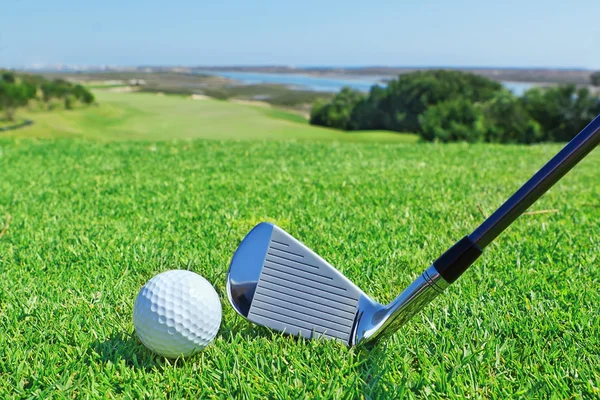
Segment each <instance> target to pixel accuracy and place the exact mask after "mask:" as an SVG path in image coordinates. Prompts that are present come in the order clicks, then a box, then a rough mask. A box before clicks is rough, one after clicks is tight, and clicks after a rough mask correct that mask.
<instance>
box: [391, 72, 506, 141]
mask: <svg viewBox="0 0 600 400" xmlns="http://www.w3.org/2000/svg"><path fill="white" fill-rule="evenodd" d="M500 90H503V87H502V84H500V83H499V82H496V81H493V80H491V79H488V78H486V77H482V76H478V75H474V74H471V73H465V72H461V71H448V70H429V71H418V72H413V73H409V74H404V75H400V76H399V77H398V78H397V79H396V80H393V81H391V82H390V83H389V85H388V87H387V88H386V93H385V96H383V98H382V99H381V100H380V102H379V108H380V110H382V111H383V112H384V113H385V114H386V116H387V118H386V121H387V126H386V127H385V128H386V129H388V130H392V131H397V132H421V128H422V127H421V123H420V121H421V119H420V118H419V116H420V115H421V114H423V113H424V112H425V111H426V110H427V109H428V108H429V107H431V106H435V105H436V104H439V103H442V102H446V101H449V100H455V99H464V100H466V101H469V102H472V103H477V102H483V101H487V100H489V99H490V98H492V96H493V95H494V94H495V93H496V92H498V91H500Z"/></svg>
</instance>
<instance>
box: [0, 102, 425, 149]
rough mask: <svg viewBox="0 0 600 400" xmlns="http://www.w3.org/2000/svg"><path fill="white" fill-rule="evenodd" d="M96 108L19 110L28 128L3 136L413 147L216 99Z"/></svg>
mask: <svg viewBox="0 0 600 400" xmlns="http://www.w3.org/2000/svg"><path fill="white" fill-rule="evenodd" d="M94 94H95V95H96V98H97V100H98V104H99V105H98V106H91V107H87V108H79V109H75V110H54V111H47V112H37V111H36V112H31V113H26V112H23V111H21V112H20V113H19V117H26V118H30V119H32V120H33V121H34V124H33V125H32V126H29V127H27V128H25V129H20V130H18V131H13V132H10V133H6V134H5V135H3V136H13V137H14V136H16V137H36V138H55V137H68V138H86V139H94V140H102V141H112V140H132V139H134V140H167V139H196V138H203V139H261V140H266V139H269V140H289V139H291V140H310V141H314V140H322V141H378V142H382V141H385V142H414V141H416V140H417V137H416V136H415V135H411V134H397V133H392V132H374V133H371V132H366V133H365V132H363V133H360V132H359V133H346V132H341V131H336V130H332V129H324V128H320V127H315V126H311V125H309V124H308V123H306V121H304V120H302V119H301V117H299V116H298V115H296V114H293V113H290V112H286V111H283V110H277V109H269V108H265V107H258V106H248V105H246V104H236V103H231V102H227V101H218V100H190V99H188V98H184V97H181V96H158V95H156V94H148V93H112V92H106V91H97V92H95V93H94Z"/></svg>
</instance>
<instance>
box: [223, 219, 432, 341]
mask: <svg viewBox="0 0 600 400" xmlns="http://www.w3.org/2000/svg"><path fill="white" fill-rule="evenodd" d="M428 274H429V275H428ZM435 274H437V273H434V272H432V271H431V268H430V269H428V270H427V271H425V273H424V274H423V275H421V276H420V277H419V278H418V279H417V280H416V281H415V282H413V284H412V285H410V286H409V288H407V289H406V290H405V291H404V292H403V293H402V294H401V295H400V296H398V297H397V298H396V300H394V301H393V302H392V303H390V304H389V305H387V306H384V305H382V304H379V303H377V302H376V301H374V300H372V299H371V298H370V297H369V296H367V295H366V294H365V293H364V292H363V291H362V290H361V289H360V288H359V287H358V286H356V285H355V284H354V283H352V282H351V281H350V280H349V279H348V278H346V277H345V276H344V275H342V274H341V273H340V272H339V271H337V270H336V269H335V268H334V267H332V266H331V265H330V264H328V263H327V262H326V261H325V260H323V259H322V258H321V257H319V255H317V254H316V253H315V252H313V251H312V250H311V249H309V248H308V247H306V246H305V245H304V244H302V243H301V242H300V241H298V240H297V239H295V238H294V237H292V236H291V235H289V234H288V233H287V232H285V231H284V230H282V229H281V228H279V227H277V226H275V225H273V224H270V223H260V224H258V225H257V226H256V227H254V229H252V231H250V233H248V235H246V237H245V238H244V239H243V241H242V242H241V244H240V245H239V247H238V249H237V250H236V252H235V254H234V255H233V258H232V260H231V264H230V266H229V271H228V273H227V295H228V297H229V301H230V302H231V305H232V306H233V308H234V309H235V310H236V311H237V312H238V313H239V314H240V315H242V316H243V317H244V318H246V319H248V320H249V321H251V322H253V323H255V324H258V325H262V326H266V327H268V328H271V329H274V330H277V331H280V332H284V333H286V334H291V335H296V336H302V337H304V338H307V339H313V338H324V339H333V340H337V341H341V342H343V343H345V344H346V345H350V346H353V345H356V344H359V343H362V342H365V343H367V342H375V339H379V338H382V337H384V336H386V334H389V333H393V332H394V331H396V330H397V329H398V327H399V326H400V325H402V324H403V323H404V322H406V321H407V320H408V319H409V318H410V317H411V316H412V315H413V314H414V313H415V312H416V311H418V310H419V309H421V308H422V307H423V306H424V304H426V303H428V302H429V301H430V300H431V298H433V297H435V296H436V295H437V294H438V293H440V292H441V291H442V290H443V289H441V288H440V287H439V286H436V285H435V281H436V280H437V278H436V276H434V275H435Z"/></svg>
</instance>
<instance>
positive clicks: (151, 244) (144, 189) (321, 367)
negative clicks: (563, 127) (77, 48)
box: [0, 97, 600, 399]
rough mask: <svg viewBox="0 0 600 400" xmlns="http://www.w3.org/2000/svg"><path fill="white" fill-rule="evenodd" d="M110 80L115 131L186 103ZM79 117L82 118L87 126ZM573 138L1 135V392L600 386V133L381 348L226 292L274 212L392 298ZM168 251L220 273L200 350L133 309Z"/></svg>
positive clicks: (545, 394) (440, 391) (80, 125)
mask: <svg viewBox="0 0 600 400" xmlns="http://www.w3.org/2000/svg"><path fill="white" fill-rule="evenodd" d="M108 99H109V97H106V98H105V99H104V100H108ZM110 99H112V102H111V103H110V106H109V105H106V106H103V107H102V108H100V109H99V110H103V111H97V112H98V114H95V118H97V119H98V120H97V121H96V122H97V123H98V124H100V121H104V124H105V125H104V129H105V132H106V134H107V135H111V137H114V135H116V132H123V135H125V132H126V130H127V129H131V130H133V131H134V132H136V133H137V134H139V133H140V132H142V131H143V129H142V128H141V124H142V116H143V117H144V118H147V119H148V122H146V123H145V124H146V127H145V128H144V129H146V130H147V129H154V128H152V127H151V126H150V125H152V124H156V125H160V124H161V123H162V122H161V121H163V118H164V119H169V121H170V123H173V124H176V123H177V121H176V119H177V118H178V117H179V114H177V112H178V111H177V107H174V109H171V110H170V112H173V113H175V116H168V115H166V114H165V113H166V111H165V112H162V111H161V110H160V107H159V106H158V103H157V102H158V100H155V97H147V98H145V101H146V102H147V103H146V106H145V107H149V108H151V109H152V110H154V111H155V112H159V114H160V115H158V116H155V115H153V113H152V112H149V111H148V110H147V109H144V110H142V109H136V108H134V107H133V106H131V105H129V106H127V105H120V104H118V99H117V98H116V97H115V98H114V99H113V98H112V97H111V98H110ZM176 104H177V105H178V106H180V107H192V105H193V106H194V107H196V106H197V107H199V108H198V109H197V110H198V112H199V113H204V114H203V115H209V116H210V115H214V121H213V122H210V123H207V125H208V126H199V127H198V128H197V129H198V130H200V131H203V132H208V131H209V130H210V129H209V127H211V128H212V129H217V128H223V127H224V126H227V123H229V122H228V121H225V120H226V119H228V118H233V117H234V116H238V117H240V118H241V116H240V115H238V113H237V112H234V113H231V114H228V113H227V110H228V109H227V108H224V106H221V105H220V104H219V103H214V104H213V103H201V102H192V101H188V102H184V101H183V100H181V102H176ZM203 104H204V105H203ZM128 107H129V108H128ZM152 107H155V108H152ZM228 107H229V106H228ZM236 110H238V109H237V108H236ZM186 112H189V110H187V111H186ZM258 112H259V111H248V110H246V109H243V108H241V107H240V108H239V113H240V114H242V115H247V117H245V118H247V119H246V120H245V121H247V122H246V123H239V128H238V129H237V130H236V131H237V132H238V133H239V132H244V131H245V130H246V129H250V130H251V131H252V132H254V135H256V137H258V138H261V137H263V136H262V135H263V134H264V133H263V134H259V133H257V132H258V131H259V130H260V129H259V127H258V126H253V125H252V123H251V122H249V121H255V119H254V118H257V117H255V116H254V115H255V114H254V113H258ZM102 113H107V114H108V115H106V116H105V117H103V114H102ZM211 113H213V114H211ZM219 113H220V114H219ZM76 115H77V116H78V117H76V118H75V117H74V121H68V122H69V123H72V124H73V125H72V126H76V127H77V129H84V128H86V127H93V124H92V122H93V121H92V119H93V118H92V117H91V116H90V114H85V113H84V112H81V113H79V114H76ZM92 115H94V114H93V113H92ZM181 115H184V114H183V111H182V114H181ZM102 118H105V119H102ZM194 118H196V117H193V116H189V117H188V119H187V120H186V121H187V123H189V121H191V120H194ZM198 118H199V117H198ZM219 118H220V119H221V120H223V122H221V125H219V122H218V121H219ZM263 118H265V117H264V116H263ZM65 121H66V120H65ZM274 121H276V122H273V121H269V123H270V124H274V123H276V124H279V123H281V124H283V123H284V122H286V121H280V120H274ZM185 124H186V122H184V121H182V122H181V123H180V125H178V126H180V129H181V130H183V131H185V132H188V133H189V134H187V135H185V136H186V137H187V136H190V137H193V136H195V135H194V134H192V133H191V132H190V131H187V130H186V129H187V128H185ZM256 124H257V125H258V124H259V122H256ZM264 124H265V125H264V126H267V125H268V124H267V123H266V122H265V123H264ZM38 125H39V124H38ZM148 126H150V128H149V127H148ZM261 126H262V125H261ZM282 126H287V125H282ZM47 129H49V128H47ZM90 129H91V130H92V131H93V132H91V133H90V134H89V136H90V137H96V136H102V135H101V131H102V129H101V128H90ZM94 129H96V130H94ZM156 129H157V131H160V130H161V127H160V126H157V127H156ZM229 129H230V131H228V130H227V129H225V128H223V130H224V131H225V132H228V133H227V134H226V136H228V135H233V133H234V132H233V131H234V129H233V128H229ZM265 129H266V128H265ZM281 129H284V128H281ZM295 129H296V130H297V132H296V135H298V137H303V135H311V134H310V133H305V132H309V130H310V129H311V128H310V127H309V126H302V125H298V124H296V125H295ZM176 131H177V129H172V130H171V132H176ZM152 132H153V135H152V137H153V139H156V138H159V137H161V135H160V134H154V133H155V132H156V131H154V130H153V131H152ZM290 132H292V130H290ZM324 134H327V133H326V132H325V133H324ZM139 135H140V136H142V137H144V135H141V134H139ZM241 135H243V136H247V135H249V134H248V133H242V134H241ZM290 135H291V133H290ZM65 136H86V135H84V134H83V133H81V134H75V133H74V134H72V135H71V134H67V135H65ZM148 137H150V135H149V134H148ZM559 148H560V146H557V145H547V146H546V145H544V146H532V147H525V146H495V145H458V144H456V145H434V144H409V143H396V144H381V143H343V142H342V143H340V142H318V143H311V142H309V141H263V140H255V141H249V140H243V141H219V140H196V141H189V140H185V141H157V142H154V141H137V142H134V141H129V142H125V141H116V142H110V143H102V142H98V141H90V140H85V141H83V140H70V139H55V140H39V139H23V138H4V139H1V138H0V174H1V179H0V230H1V227H2V225H3V224H4V221H5V220H6V216H7V215H11V216H12V220H11V222H10V225H9V227H8V229H7V230H6V232H5V233H4V235H3V236H2V237H1V238H0V329H1V330H2V334H1V335H0V397H2V398H72V397H76V398H98V397H102V398H182V397H191V398H207V399H210V398H234V399H245V398H277V399H284V398H285V399H287V398H292V399H302V398H326V399H330V398H344V399H354V398H371V399H386V398H390V399H398V398H424V397H427V398H498V399H504V398H557V399H564V398H598V396H599V395H600V391H599V388H600V370H599V369H598V366H599V365H600V356H599V355H600V308H599V307H598V304H600V290H599V287H600V270H599V268H598V267H599V264H600V262H599V261H600V260H599V258H598V255H599V254H600V236H599V234H598V233H599V232H600V203H599V199H600V185H599V184H598V182H599V181H600V176H599V175H598V171H599V170H600V153H599V152H598V151H596V152H594V153H592V154H591V155H590V156H589V157H588V158H587V159H586V160H584V161H583V162H582V163H581V165H579V166H578V167H577V168H576V169H574V170H573V171H572V172H570V173H569V174H568V175H567V176H566V177H565V178H564V179H563V181H562V182H561V183H559V184H558V185H557V186H556V187H555V188H553V189H552V190H551V191H550V192H549V193H548V194H547V195H546V196H544V197H543V198H542V199H540V201H539V202H538V203H537V204H536V205H535V206H534V207H533V208H532V209H534V210H547V209H556V210H558V212H557V213H547V214H539V215H526V216H523V217H522V218H520V219H519V220H518V221H517V222H516V223H515V224H514V225H513V226H512V227H511V228H510V229H509V230H508V231H507V232H505V234H503V235H502V236H501V237H500V238H499V239H498V240H497V242H495V243H494V244H492V245H491V246H490V247H489V249H488V250H487V251H486V254H484V255H483V256H482V258H480V259H479V260H478V262H477V263H476V264H475V265H474V266H473V267H472V268H471V269H470V270H469V271H468V272H467V273H466V274H465V275H463V277H461V279H460V280H459V281H457V282H456V283H455V284H454V285H453V286H451V287H450V288H449V289H448V291H447V292H446V293H445V294H444V295H443V296H442V297H440V298H438V299H436V300H435V301H434V303H433V305H432V306H431V307H429V308H427V309H426V310H425V311H424V312H423V313H421V314H418V315H417V316H416V317H415V318H414V319H413V320H412V321H411V322H410V323H409V324H408V325H407V326H405V327H403V328H402V329H401V331H400V332H398V333H397V334H396V335H395V336H393V337H392V338H391V339H390V340H389V341H387V342H385V343H382V344H381V345H380V346H378V347H376V348H375V349H374V350H372V351H371V352H367V351H363V350H360V349H356V348H352V349H348V348H346V347H345V346H343V345H341V344H338V343H333V342H320V341H316V342H309V341H303V340H296V339H294V338H289V337H284V336H281V335H279V334H276V333H271V332H269V331H267V330H266V329H263V328H259V327H255V326H253V325H251V324H249V323H248V322H246V321H245V320H244V319H242V318H241V317H239V316H237V314H235V313H234V311H233V310H232V308H231V307H230V305H229V303H228V301H227V296H226V293H225V275H226V271H227V267H228V263H229V261H230V258H231V256H232V254H233V252H234V250H235V249H236V247H237V245H238V243H239V241H240V240H241V239H242V238H243V237H244V235H245V234H246V233H247V232H248V231H249V230H250V229H251V228H252V227H253V226H254V225H255V224H256V223H258V222H260V221H264V220H268V221H273V222H276V223H277V224H279V225H280V226H282V227H283V228H284V229H286V230H287V231H289V232H290V233H291V234H293V235H294V236H296V237H298V238H299V239H301V240H302V241H303V242H305V243H306V244H307V245H308V246H309V247H311V248H313V249H315V250H316V251H317V252H318V253H319V254H321V255H322V256H323V257H324V258H325V259H327V260H328V261H330V262H331V263H332V264H333V265H335V266H337V267H338V268H339V269H340V270H341V271H342V272H343V273H344V274H345V275H347V276H348V277H349V278H350V279H351V280H353V281H354V282H355V283H356V284H358V285H359V286H360V287H361V288H363V289H364V290H365V291H366V292H367V293H369V294H370V295H372V296H373V297H374V298H376V299H378V300H379V301H381V302H388V301H390V300H391V299H392V298H393V297H395V296H396V295H397V294H398V293H399V291H400V290H401V289H403V288H404V287H405V285H407V284H408V283H410V282H411V281H412V280H413V279H414V278H415V277H416V276H417V274H419V273H420V272H421V271H422V270H423V269H424V268H425V267H427V266H428V265H429V264H430V263H431V262H432V261H433V260H434V259H435V258H437V257H438V256H439V255H440V254H441V253H442V252H443V251H444V250H445V249H446V248H447V247H448V246H449V245H451V244H452V243H453V242H454V241H455V240H457V239H458V238H460V237H462V236H463V235H464V234H466V233H469V232H470V231H471V230H472V229H473V228H474V227H475V226H476V225H477V224H478V223H479V222H481V221H482V219H483V217H484V215H489V214H490V213H491V212H492V211H493V210H494V209H495V208H496V207H497V206H498V205H500V204H501V202H502V201H503V200H504V199H505V198H506V197H507V196H508V195H509V194H511V193H512V192H513V191H514V190H515V189H517V188H518V187H519V186H520V185H521V184H522V183H523V182H524V181H525V180H526V179H527V178H529V177H530V176H531V174H532V173H533V172H535V171H536V170H537V169H538V168H539V167H540V166H541V165H542V164H543V163H544V162H546V161H547V159H549V158H550V157H551V156H552V155H553V154H554V153H555V152H556V151H557V150H558V149H559ZM175 268H184V269H191V270H193V271H195V272H198V273H200V274H201V275H203V276H205V277H206V278H207V279H208V280H209V281H210V282H212V283H213V284H214V285H215V287H216V289H217V291H218V293H219V294H220V297H221V301H222V305H223V323H222V326H221V329H220V332H219V335H218V337H217V338H216V340H215V341H214V343H212V344H211V345H210V346H209V347H207V348H206V349H205V350H204V351H203V352H202V353H200V354H199V355H197V356H195V357H192V358H189V359H186V360H177V361H171V360H165V359H163V358H161V357H158V356H154V355H153V354H152V353H151V352H149V351H148V350H146V349H145V348H144V347H143V345H141V344H140V343H139V341H138V340H137V338H136V336H135V333H134V330H133V324H132V306H133V302H134V299H135V296H136V294H137V292H138V290H139V289H140V287H141V286H142V285H143V284H144V283H145V282H146V281H147V280H148V279H150V278H151V277H152V276H154V275H155V274H157V273H159V272H161V271H165V270H168V269H175Z"/></svg>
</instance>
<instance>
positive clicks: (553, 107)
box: [521, 85, 600, 142]
mask: <svg viewBox="0 0 600 400" xmlns="http://www.w3.org/2000/svg"><path fill="white" fill-rule="evenodd" d="M521 101H522V103H523V106H524V107H525V109H526V110H527V112H528V114H529V115H530V116H531V117H532V118H533V119H534V120H536V121H537V122H538V123H539V124H540V126H541V130H542V135H543V138H542V139H543V140H545V141H558V142H565V141H569V140H571V139H572V138H573V137H574V136H575V135H576V134H577V133H579V131H581V129H583V128H584V127H585V126H586V125H587V124H589V122H590V121H591V120H592V119H594V117H596V116H597V115H598V114H600V98H598V97H596V96H593V95H592V94H591V92H590V91H589V90H588V89H587V88H584V89H579V90H577V88H576V87H575V85H564V86H557V87H551V88H545V89H541V88H533V89H530V90H528V91H527V92H525V94H524V95H523V97H522V99H521Z"/></svg>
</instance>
